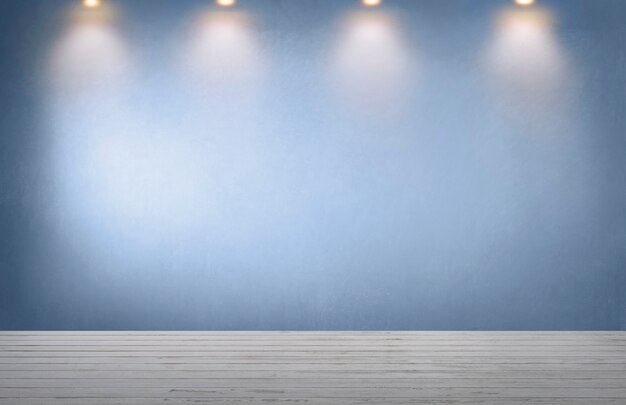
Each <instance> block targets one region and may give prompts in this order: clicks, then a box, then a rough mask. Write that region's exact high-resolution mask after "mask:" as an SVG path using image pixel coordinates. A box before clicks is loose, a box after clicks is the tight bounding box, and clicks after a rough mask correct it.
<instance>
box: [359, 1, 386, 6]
mask: <svg viewBox="0 0 626 405" xmlns="http://www.w3.org/2000/svg"><path fill="white" fill-rule="evenodd" d="M361 2H362V3H363V5H364V6H366V7H376V6H380V5H381V3H382V2H383V0H361Z"/></svg>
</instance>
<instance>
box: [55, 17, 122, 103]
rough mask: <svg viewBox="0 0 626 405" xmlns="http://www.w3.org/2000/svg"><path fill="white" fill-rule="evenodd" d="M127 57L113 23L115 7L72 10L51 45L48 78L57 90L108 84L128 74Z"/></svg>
mask: <svg viewBox="0 0 626 405" xmlns="http://www.w3.org/2000/svg"><path fill="white" fill-rule="evenodd" d="M129 61H130V57H129V53H128V51H127V48H126V44H125V43H124V41H123V40H122V38H121V36H120V35H119V33H118V30H117V27H116V26H115V11H114V10H113V9H111V8H105V7H100V8H98V10H94V11H93V12H92V11H87V10H80V9H77V10H75V11H74V12H73V13H72V14H71V16H70V19H69V21H68V26H67V28H66V30H65V32H64V33H63V34H62V35H61V37H60V38H59V39H58V40H57V42H56V44H55V45H54V46H53V49H52V54H51V57H50V64H49V67H50V74H49V77H50V80H51V81H52V82H53V83H54V84H55V87H56V88H57V89H58V90H59V91H63V92H68V91H81V90H86V89H91V90H93V89H94V88H96V87H99V88H103V89H106V88H109V87H110V85H111V84H112V83H113V82H119V81H121V80H124V78H125V77H127V75H128V73H129V70H130V62H129Z"/></svg>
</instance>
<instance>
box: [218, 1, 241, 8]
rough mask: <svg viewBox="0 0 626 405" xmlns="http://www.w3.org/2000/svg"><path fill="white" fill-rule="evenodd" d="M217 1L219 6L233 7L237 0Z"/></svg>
mask: <svg viewBox="0 0 626 405" xmlns="http://www.w3.org/2000/svg"><path fill="white" fill-rule="evenodd" d="M215 2H216V3H217V5H218V6H222V7H232V6H234V5H235V3H236V2H237V0H216V1H215Z"/></svg>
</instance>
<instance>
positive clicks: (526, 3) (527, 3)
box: [515, 0, 535, 6]
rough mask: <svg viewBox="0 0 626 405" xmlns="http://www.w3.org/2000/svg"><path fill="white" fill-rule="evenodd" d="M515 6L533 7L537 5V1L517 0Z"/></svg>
mask: <svg viewBox="0 0 626 405" xmlns="http://www.w3.org/2000/svg"><path fill="white" fill-rule="evenodd" d="M515 4H517V5H518V6H532V5H533V4H535V0H515Z"/></svg>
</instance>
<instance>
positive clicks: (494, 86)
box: [0, 0, 626, 330]
mask: <svg viewBox="0 0 626 405" xmlns="http://www.w3.org/2000/svg"><path fill="white" fill-rule="evenodd" d="M77 3H78V2H73V1H69V0H54V1H43V0H42V1H34V0H19V1H18V0H6V1H2V2H0V101H1V103H2V110H1V111H2V112H1V115H0V192H1V194H0V329H512V330H516V329H583V330H586V329H626V298H625V296H626V275H625V271H626V268H625V267H626V250H625V247H626V164H625V163H624V162H625V159H624V157H623V155H624V151H626V119H625V118H624V117H625V116H626V114H624V111H625V110H626V91H625V90H624V82H625V80H626V52H625V50H624V49H625V48H624V46H623V38H624V37H626V26H625V24H624V22H623V16H624V15H625V13H626V2H624V1H622V0H603V1H592V0H560V1H559V0H538V3H539V7H534V8H532V9H528V10H522V9H518V8H516V7H514V6H513V5H512V4H511V3H510V2H509V1H508V0H484V1H479V0H443V1H442V0H424V1H419V2H418V1H412V0H387V1H386V2H385V4H384V6H383V7H381V8H378V9H369V10H365V9H363V8H361V7H360V6H359V4H358V1H356V0H355V1H351V0H350V1H349V0H341V1H336V0H332V1H331V0H302V1H293V0H240V1H239V5H238V7H237V8H236V9H233V10H229V11H224V10H218V9H216V8H215V7H214V6H212V2H210V1H208V0H206V1H205V0H203V1H200V0H183V1H173V0H133V1H124V0H117V1H113V0H110V1H108V2H107V6H106V7H104V8H102V9H100V10H95V11H85V10H81V9H80V7H78V6H77Z"/></svg>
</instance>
